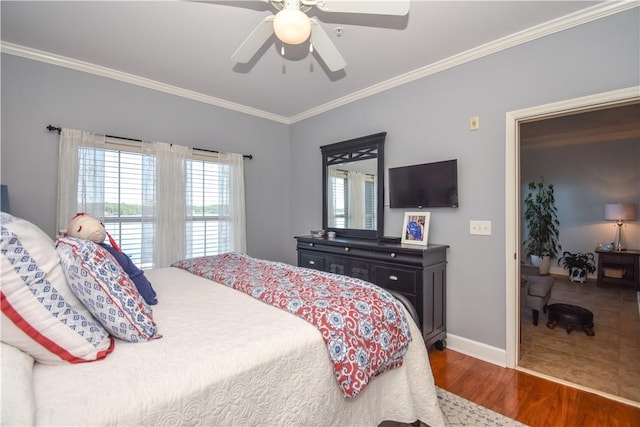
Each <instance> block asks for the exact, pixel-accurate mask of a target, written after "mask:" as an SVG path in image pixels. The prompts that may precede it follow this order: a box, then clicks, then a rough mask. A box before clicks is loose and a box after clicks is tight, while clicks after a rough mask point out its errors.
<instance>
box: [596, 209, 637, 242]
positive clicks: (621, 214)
mask: <svg viewBox="0 0 640 427" xmlns="http://www.w3.org/2000/svg"><path fill="white" fill-rule="evenodd" d="M604 219H606V220H609V221H617V225H618V228H617V230H616V241H615V243H614V246H613V249H614V250H616V251H622V250H624V249H625V248H624V245H623V244H622V224H623V222H624V221H633V220H634V219H636V205H634V204H632V203H608V204H606V205H604Z"/></svg>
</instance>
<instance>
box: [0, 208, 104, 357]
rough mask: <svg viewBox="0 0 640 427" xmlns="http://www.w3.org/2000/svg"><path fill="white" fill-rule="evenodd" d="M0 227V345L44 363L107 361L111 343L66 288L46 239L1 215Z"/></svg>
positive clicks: (21, 222)
mask: <svg viewBox="0 0 640 427" xmlns="http://www.w3.org/2000/svg"><path fill="white" fill-rule="evenodd" d="M0 224H1V229H0V263H1V265H0V267H1V274H2V280H1V292H0V297H1V302H2V342H5V343H7V344H11V345H13V346H15V347H17V348H19V349H20V350H22V351H24V352H25V353H28V354H30V355H31V356H32V357H33V358H34V359H35V360H37V361H38V362H41V363H46V364H58V363H78V362H88V361H93V360H98V359H102V358H104V357H106V355H107V354H109V353H110V352H111V351H113V348H114V342H113V339H112V338H111V337H110V336H109V334H108V333H107V331H105V329H104V328H103V327H102V326H101V325H100V324H99V323H98V322H96V320H95V319H94V318H93V316H92V315H91V313H90V312H89V311H88V310H87V309H86V308H85V307H84V306H83V304H82V303H81V302H80V301H79V300H78V298H76V296H75V295H74V293H73V292H72V291H71V289H70V288H69V285H68V283H67V280H66V278H65V275H64V272H63V270H62V267H61V266H60V258H59V256H58V254H57V253H56V250H55V248H54V244H53V241H52V240H51V238H49V236H47V235H46V234H45V233H44V232H43V231H42V230H40V229H39V228H38V227H37V226H35V225H34V224H32V223H30V222H29V221H26V220H24V219H20V218H16V217H13V216H11V215H9V214H7V213H4V212H3V213H2V216H1V217H0Z"/></svg>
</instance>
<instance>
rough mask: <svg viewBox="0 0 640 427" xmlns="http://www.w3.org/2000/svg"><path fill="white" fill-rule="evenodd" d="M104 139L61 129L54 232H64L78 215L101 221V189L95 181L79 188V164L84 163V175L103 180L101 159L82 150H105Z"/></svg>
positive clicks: (102, 162)
mask: <svg viewBox="0 0 640 427" xmlns="http://www.w3.org/2000/svg"><path fill="white" fill-rule="evenodd" d="M105 139H106V138H105V136H104V135H94V134H92V133H89V132H84V131H80V130H76V129H62V131H61V132H60V145H59V147H58V207H57V212H56V227H57V230H58V231H60V230H66V229H67V224H68V223H69V220H71V218H73V216H74V215H75V214H76V213H78V212H87V213H90V214H91V215H93V216H95V217H97V218H102V216H103V215H104V190H103V188H101V187H100V186H99V185H97V184H99V183H101V181H98V180H94V181H93V182H92V183H87V182H83V183H82V185H81V186H80V188H79V187H78V165H79V164H80V163H83V164H84V165H86V166H85V167H87V168H88V169H92V171H91V170H87V173H92V172H93V173H92V174H93V175H94V176H96V177H97V176H100V177H104V169H103V165H104V160H103V157H102V156H101V155H100V151H97V150H82V151H79V150H78V148H80V147H88V148H94V149H100V150H104V147H105Z"/></svg>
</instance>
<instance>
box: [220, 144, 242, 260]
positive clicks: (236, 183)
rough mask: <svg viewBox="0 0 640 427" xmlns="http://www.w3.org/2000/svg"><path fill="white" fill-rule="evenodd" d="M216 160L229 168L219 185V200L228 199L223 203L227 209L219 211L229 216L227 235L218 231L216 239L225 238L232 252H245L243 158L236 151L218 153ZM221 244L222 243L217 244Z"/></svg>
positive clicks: (224, 215) (221, 214) (222, 215)
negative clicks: (223, 181) (226, 176)
mask: <svg viewBox="0 0 640 427" xmlns="http://www.w3.org/2000/svg"><path fill="white" fill-rule="evenodd" d="M218 160H219V161H220V162H221V163H222V164H224V165H226V166H227V167H228V168H230V170H229V174H228V177H229V180H230V182H229V183H228V185H225V184H227V183H221V185H220V187H219V188H220V200H225V201H228V202H227V203H223V204H222V205H224V206H225V207H226V209H227V210H228V211H227V212H224V211H223V212H220V217H221V218H222V217H226V218H229V222H228V227H227V228H228V230H227V232H228V233H229V234H228V236H227V237H225V236H224V234H225V233H218V239H222V238H227V239H228V243H229V245H230V250H232V251H234V252H240V253H246V252H247V232H246V229H247V226H246V211H245V203H244V158H243V157H242V154H237V153H219V155H218ZM221 243H223V242H221ZM219 246H223V245H219Z"/></svg>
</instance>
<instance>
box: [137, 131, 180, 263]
mask: <svg viewBox="0 0 640 427" xmlns="http://www.w3.org/2000/svg"><path fill="white" fill-rule="evenodd" d="M142 153H143V154H145V155H147V157H146V158H149V159H152V158H155V174H150V175H147V174H145V173H143V174H142V176H143V178H144V177H152V178H153V179H154V181H155V182H150V181H149V180H148V179H143V182H142V185H143V191H142V193H143V201H144V203H143V215H142V222H143V227H142V229H143V232H144V231H145V230H151V229H152V227H146V226H145V225H146V224H145V223H151V224H153V222H154V221H155V230H154V232H153V238H154V242H153V245H152V246H151V248H152V249H153V265H154V266H155V267H168V266H169V265H171V264H172V263H174V262H175V261H178V260H180V259H183V258H184V254H185V240H186V235H185V233H186V227H185V218H186V209H187V208H186V205H187V204H186V198H185V197H184V194H185V188H186V182H187V161H188V160H189V159H191V157H192V156H191V154H192V149H191V148H189V147H184V146H181V145H176V144H166V143H163V142H143V143H142ZM143 167H144V165H143ZM154 184H155V185H154ZM154 189H155V192H154V191H153V190H154ZM154 193H155V194H154ZM178 195H180V196H182V197H178ZM143 241H144V242H145V243H146V242H148V241H149V239H145V236H143ZM143 250H145V249H143Z"/></svg>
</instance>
